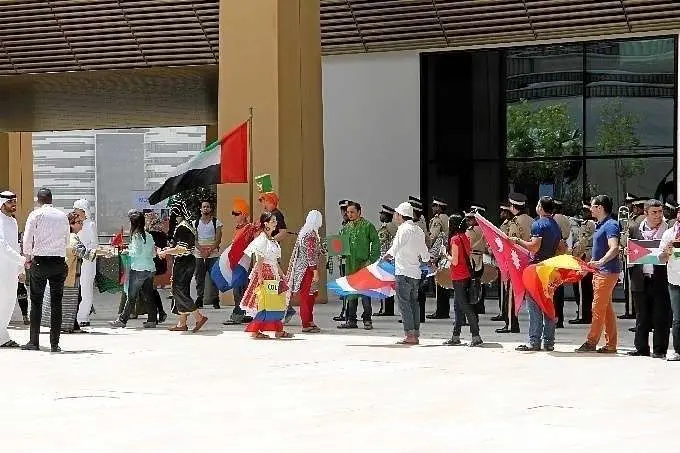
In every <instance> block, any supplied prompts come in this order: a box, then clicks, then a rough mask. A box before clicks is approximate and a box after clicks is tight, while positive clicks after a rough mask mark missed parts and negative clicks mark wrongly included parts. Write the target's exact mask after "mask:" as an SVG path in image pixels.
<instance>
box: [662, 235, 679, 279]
mask: <svg viewBox="0 0 680 453" xmlns="http://www.w3.org/2000/svg"><path fill="white" fill-rule="evenodd" d="M679 227H680V225H675V226H674V227H673V228H670V229H668V230H666V231H664V233H663V236H661V242H660V243H659V250H666V248H667V247H668V245H669V244H672V243H673V241H674V240H675V236H676V234H677V231H678V228H679ZM666 271H667V272H668V283H670V284H671V285H676V286H680V258H675V257H674V256H673V254H671V256H670V257H669V258H668V265H667V266H666Z"/></svg>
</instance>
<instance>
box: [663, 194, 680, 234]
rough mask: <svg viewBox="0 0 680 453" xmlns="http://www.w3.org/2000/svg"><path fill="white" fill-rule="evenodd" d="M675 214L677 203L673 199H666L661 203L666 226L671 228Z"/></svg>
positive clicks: (674, 220) (676, 212)
mask: <svg viewBox="0 0 680 453" xmlns="http://www.w3.org/2000/svg"><path fill="white" fill-rule="evenodd" d="M677 214H678V204H677V203H676V202H675V201H673V200H666V202H665V203H664V204H663V219H664V220H665V221H666V224H667V225H668V228H673V226H674V225H675V222H676V221H677V220H676V219H675V218H676V216H677Z"/></svg>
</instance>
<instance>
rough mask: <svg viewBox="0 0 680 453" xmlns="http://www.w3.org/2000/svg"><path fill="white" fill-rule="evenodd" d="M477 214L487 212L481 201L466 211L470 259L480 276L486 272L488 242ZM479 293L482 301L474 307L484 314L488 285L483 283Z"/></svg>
mask: <svg viewBox="0 0 680 453" xmlns="http://www.w3.org/2000/svg"><path fill="white" fill-rule="evenodd" d="M475 214H479V215H482V216H483V215H484V214H486V207H485V206H483V205H481V204H479V203H473V204H472V205H471V206H470V211H469V212H466V213H465V217H466V219H467V224H468V229H467V231H466V232H465V235H466V236H467V237H468V239H470V247H471V250H472V254H471V256H470V259H471V260H472V264H473V266H474V268H473V271H474V273H475V274H476V275H477V276H480V275H481V274H482V272H484V252H486V242H485V241H484V235H483V234H482V228H481V227H480V226H479V225H477V219H476V218H475ZM479 294H480V301H479V302H478V303H476V304H474V309H475V313H476V314H478V315H482V314H484V313H486V306H485V302H486V301H485V299H486V286H484V285H482V287H481V288H480V291H479Z"/></svg>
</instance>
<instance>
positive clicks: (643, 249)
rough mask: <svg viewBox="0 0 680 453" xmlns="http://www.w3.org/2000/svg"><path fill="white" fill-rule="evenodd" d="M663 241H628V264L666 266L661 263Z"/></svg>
mask: <svg viewBox="0 0 680 453" xmlns="http://www.w3.org/2000/svg"><path fill="white" fill-rule="evenodd" d="M660 243H661V241H660V240H658V239H655V240H638V239H628V244H627V254H628V264H656V265H660V264H664V263H662V262H661V261H659V255H660V254H661V250H659V245H660Z"/></svg>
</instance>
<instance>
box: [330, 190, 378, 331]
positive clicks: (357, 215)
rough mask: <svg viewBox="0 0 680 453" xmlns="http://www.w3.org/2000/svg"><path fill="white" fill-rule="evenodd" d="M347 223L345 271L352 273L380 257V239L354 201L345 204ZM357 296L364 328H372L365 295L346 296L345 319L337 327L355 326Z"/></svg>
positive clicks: (348, 273) (349, 327)
mask: <svg viewBox="0 0 680 453" xmlns="http://www.w3.org/2000/svg"><path fill="white" fill-rule="evenodd" d="M347 217H348V219H349V223H348V224H347V225H346V226H345V228H344V234H346V235H347V237H348V239H349V254H348V255H347V264H346V273H347V275H352V274H353V273H355V272H356V271H358V270H359V269H361V268H363V267H366V266H368V265H369V264H372V263H374V262H375V261H377V260H378V258H380V239H379V238H378V231H377V230H376V229H375V226H373V224H372V223H371V222H369V221H368V220H366V219H364V218H363V217H362V216H361V205H360V204H359V203H357V202H355V201H352V202H350V203H349V206H347ZM359 297H361V303H362V305H363V308H364V312H363V314H362V316H361V318H362V319H363V321H364V329H366V330H372V329H373V321H372V319H371V315H372V307H371V298H370V297H366V296H356V295H351V296H347V321H345V323H343V324H340V325H339V326H338V329H356V328H357V308H358V305H359Z"/></svg>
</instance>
